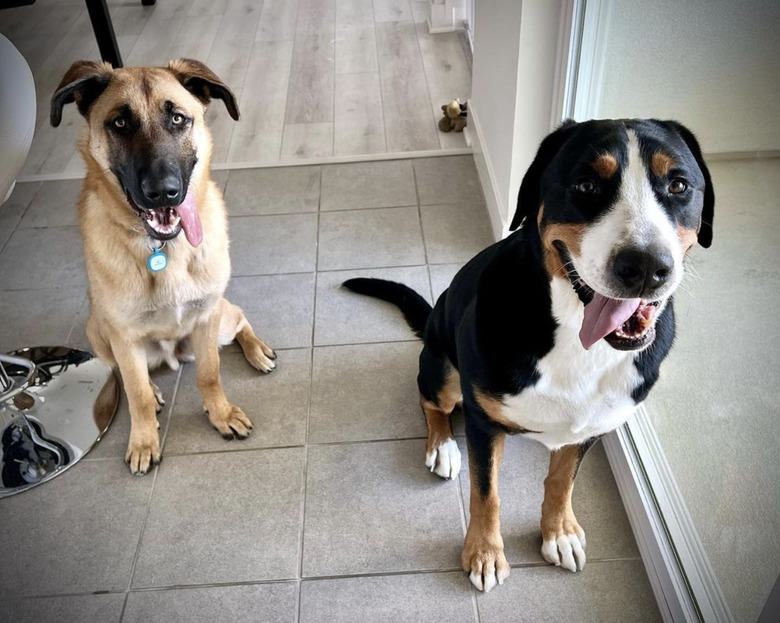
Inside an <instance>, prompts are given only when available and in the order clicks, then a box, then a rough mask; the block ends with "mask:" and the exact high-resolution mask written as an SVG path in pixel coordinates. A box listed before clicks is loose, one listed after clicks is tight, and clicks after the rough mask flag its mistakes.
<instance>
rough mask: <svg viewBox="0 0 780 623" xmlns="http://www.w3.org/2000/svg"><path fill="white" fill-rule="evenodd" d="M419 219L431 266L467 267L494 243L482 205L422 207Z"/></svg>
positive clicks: (465, 204) (460, 204)
mask: <svg viewBox="0 0 780 623" xmlns="http://www.w3.org/2000/svg"><path fill="white" fill-rule="evenodd" d="M420 216H421V217H422V227H423V236H424V237H425V250H426V253H427V254H428V261H429V262H430V263H431V264H446V263H452V262H464V263H465V262H467V261H469V260H470V259H471V258H472V257H474V256H475V255H476V254H477V253H479V252H480V251H482V249H484V248H486V247H489V246H490V245H491V244H492V243H493V230H492V229H491V227H490V220H489V217H488V214H487V209H486V208H485V205H484V204H483V203H456V204H450V205H436V206H422V207H421V208H420Z"/></svg>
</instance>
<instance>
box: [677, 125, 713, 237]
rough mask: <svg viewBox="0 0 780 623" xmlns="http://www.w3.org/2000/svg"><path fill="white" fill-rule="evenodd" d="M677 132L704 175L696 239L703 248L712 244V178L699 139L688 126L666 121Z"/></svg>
mask: <svg viewBox="0 0 780 623" xmlns="http://www.w3.org/2000/svg"><path fill="white" fill-rule="evenodd" d="M666 123H667V124H668V125H670V126H671V127H672V128H673V129H674V131H675V132H677V134H679V135H680V137H681V138H682V140H684V141H685V144H686V145H687V146H688V149H690V150H691V153H692V154H693V157H694V159H695V160H696V164H698V165H699V169H701V172H702V175H703V176H704V205H703V206H702V210H701V223H700V224H699V232H698V241H699V244H700V245H701V246H703V247H704V248H705V249H707V248H709V246H710V245H711V244H712V223H713V221H714V219H715V189H714V188H713V187H712V178H711V177H710V170H709V169H708V168H707V165H706V163H705V162H704V158H703V157H702V155H701V147H699V141H697V140H696V137H695V136H694V135H693V132H691V131H690V130H689V129H688V128H686V127H685V126H684V125H683V124H681V123H678V122H677V121H667V122H666Z"/></svg>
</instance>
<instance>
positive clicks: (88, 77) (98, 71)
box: [49, 61, 114, 128]
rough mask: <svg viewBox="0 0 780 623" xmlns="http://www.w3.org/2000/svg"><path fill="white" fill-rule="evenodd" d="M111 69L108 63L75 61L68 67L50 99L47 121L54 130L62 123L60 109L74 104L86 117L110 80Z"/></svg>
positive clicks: (112, 70)
mask: <svg viewBox="0 0 780 623" xmlns="http://www.w3.org/2000/svg"><path fill="white" fill-rule="evenodd" d="M113 72H114V69H113V67H111V65H109V64H108V63H97V62H95V61H76V62H75V63H73V65H71V66H70V69H68V71H67V72H66V73H65V76H63V78H62V82H60V86H58V87H57V90H56V91H55V92H54V95H53V96H52V98H51V113H50V117H49V120H50V121H51V124H52V125H53V126H54V127H55V128H56V127H57V126H58V125H60V122H61V121H62V107H63V106H65V104H70V103H71V102H76V105H77V106H78V108H79V112H80V113H81V114H82V115H84V116H85V117H86V116H87V113H88V112H89V107H90V106H91V105H92V102H94V101H95V100H96V99H97V98H98V97H100V94H101V93H102V92H103V90H104V89H105V88H106V87H107V86H108V82H109V80H111V74H112V73H113Z"/></svg>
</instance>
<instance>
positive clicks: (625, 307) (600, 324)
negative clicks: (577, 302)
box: [580, 294, 640, 350]
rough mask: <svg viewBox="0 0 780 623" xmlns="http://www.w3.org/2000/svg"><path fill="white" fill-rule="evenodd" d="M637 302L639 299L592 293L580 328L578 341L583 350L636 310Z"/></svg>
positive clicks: (611, 330)
mask: <svg viewBox="0 0 780 623" xmlns="http://www.w3.org/2000/svg"><path fill="white" fill-rule="evenodd" d="M639 303H640V299H628V300H625V301H624V300H619V299H609V298H607V297H606V296H601V294H594V295H593V300H592V301H591V302H590V303H588V304H587V305H586V306H585V318H584V319H583V321H582V328H581V329H580V342H582V345H583V346H584V347H585V350H589V349H590V347H591V346H593V345H594V344H595V343H596V342H598V341H599V340H600V339H601V338H603V337H604V336H605V335H609V334H610V333H612V332H613V331H614V330H615V329H617V328H618V327H620V326H621V325H622V324H623V323H624V322H625V321H626V320H628V319H629V318H630V317H631V316H632V314H633V313H634V312H635V311H636V310H637V308H638V307H639Z"/></svg>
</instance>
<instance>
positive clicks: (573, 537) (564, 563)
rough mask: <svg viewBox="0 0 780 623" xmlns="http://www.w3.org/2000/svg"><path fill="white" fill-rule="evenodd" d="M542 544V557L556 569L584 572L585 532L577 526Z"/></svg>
mask: <svg viewBox="0 0 780 623" xmlns="http://www.w3.org/2000/svg"><path fill="white" fill-rule="evenodd" d="M577 528H579V529H578V530H577V529H576V528H570V531H568V532H562V533H561V534H558V535H557V536H555V538H552V539H545V540H544V541H543V542H542V557H543V558H544V559H545V560H546V561H547V562H549V563H552V564H554V565H555V566H556V567H563V568H564V569H568V570H569V571H573V572H577V571H582V569H583V568H584V567H585V531H584V530H583V529H582V528H580V527H579V526H577Z"/></svg>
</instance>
